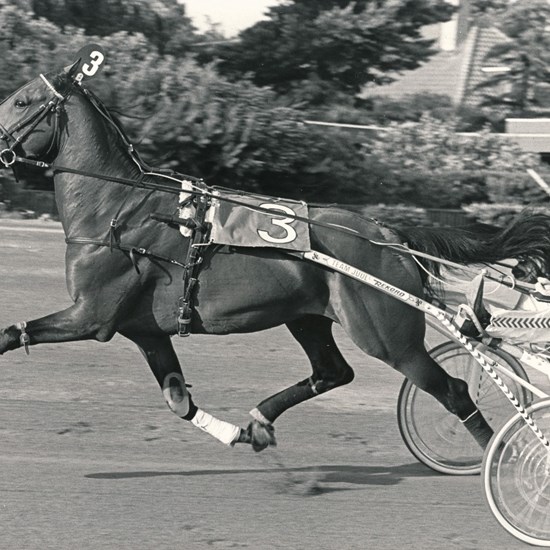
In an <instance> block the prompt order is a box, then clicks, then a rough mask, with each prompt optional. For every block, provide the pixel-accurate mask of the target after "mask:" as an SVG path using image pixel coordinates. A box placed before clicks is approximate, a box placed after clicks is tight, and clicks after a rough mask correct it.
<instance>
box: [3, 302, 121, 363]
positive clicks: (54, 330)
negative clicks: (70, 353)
mask: <svg viewBox="0 0 550 550" xmlns="http://www.w3.org/2000/svg"><path fill="white" fill-rule="evenodd" d="M96 313H97V306H96V305H95V304H94V303H92V302H90V304H86V303H85V302H77V303H76V304H74V305H72V306H71V307H68V308H67V309H65V310H63V311H58V312H56V313H52V314H50V315H46V316H45V317H41V318H40V319H35V320H33V321H28V322H21V323H17V324H15V325H11V326H9V327H6V328H4V329H2V330H0V355H2V354H3V353H5V352H6V351H10V350H14V349H17V348H19V347H21V346H25V347H27V346H29V345H35V344H45V343H55V342H71V341H77V340H90V339H95V340H98V341H100V342H106V341H108V340H110V339H111V338H112V337H113V335H114V333H115V328H114V324H115V323H114V319H113V318H112V316H108V317H105V316H101V318H100V316H98V315H96Z"/></svg>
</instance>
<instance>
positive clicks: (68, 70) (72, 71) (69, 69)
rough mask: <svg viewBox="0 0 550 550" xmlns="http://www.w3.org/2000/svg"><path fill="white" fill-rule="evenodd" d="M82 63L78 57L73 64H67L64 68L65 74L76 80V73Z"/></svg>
mask: <svg viewBox="0 0 550 550" xmlns="http://www.w3.org/2000/svg"><path fill="white" fill-rule="evenodd" d="M79 65H80V59H77V60H76V61H75V62H74V63H73V64H72V65H67V66H66V67H65V69H64V71H65V74H66V75H67V76H68V77H69V78H70V79H71V80H74V78H75V76H76V73H77V72H78V66H79Z"/></svg>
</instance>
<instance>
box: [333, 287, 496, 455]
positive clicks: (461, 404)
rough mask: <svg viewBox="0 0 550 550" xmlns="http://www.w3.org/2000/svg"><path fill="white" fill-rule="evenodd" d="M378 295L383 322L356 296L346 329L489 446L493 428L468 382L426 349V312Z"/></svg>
mask: <svg viewBox="0 0 550 550" xmlns="http://www.w3.org/2000/svg"><path fill="white" fill-rule="evenodd" d="M377 298H378V301H377V300H376V299H375V300H371V309H372V308H374V306H377V307H380V306H382V307H383V308H384V311H385V315H378V316H377V318H379V319H381V322H378V323H373V322H372V318H371V317H370V315H369V314H368V309H367V308H366V307H365V308H364V309H363V308H362V307H361V306H360V302H359V301H357V300H356V302H355V303H356V304H357V305H358V306H359V307H358V308H351V307H350V308H348V310H347V311H346V313H344V314H343V315H342V319H341V322H342V326H343V328H344V330H345V331H346V332H347V334H348V335H349V336H350V338H351V339H352V340H353V341H354V343H355V344H356V345H357V346H358V347H359V348H361V349H362V350H363V351H365V352H366V353H368V354H369V355H371V356H373V357H377V358H378V359H380V360H382V361H384V362H385V363H387V364H389V365H391V366H392V367H393V368H395V369H396V370H398V371H399V372H401V373H402V374H403V375H405V376H406V377H407V378H408V379H409V380H410V381H411V382H412V383H413V384H415V385H416V386H417V387H419V388H420V389H422V390H424V391H426V392H427V393H429V394H431V395H432V396H433V397H435V398H436V399H437V400H438V401H439V402H440V403H441V404H442V405H443V406H444V407H445V408H446V409H447V410H448V411H450V412H451V413H453V414H455V415H456V416H458V418H459V419H460V420H461V422H462V423H463V424H464V426H465V428H466V429H467V430H468V431H469V432H470V433H471V434H472V436H473V437H474V438H475V440H476V441H477V442H478V443H479V445H480V446H481V447H483V448H485V447H486V446H487V444H488V443H489V440H490V439H491V436H492V435H493V430H492V429H491V427H490V426H489V424H488V423H487V422H486V421H485V419H484V418H483V416H482V415H481V413H480V412H479V410H478V409H477V406H476V404H475V403H474V402H473V400H472V398H471V397H470V394H469V392H468V385H467V384H466V382H464V381H463V380H460V379H458V378H453V377H452V376H450V375H449V374H448V373H447V372H445V370H444V369H442V368H441V367H440V366H439V365H438V364H437V363H436V362H435V361H434V360H433V359H432V358H431V357H430V355H429V353H428V352H427V351H426V348H425V347H424V331H425V324H424V319H423V316H422V314H421V313H419V312H418V311H415V310H413V309H411V308H409V307H408V306H406V305H404V304H400V303H399V302H396V301H394V300H393V298H389V297H385V296H378V297H377ZM374 311H376V309H374ZM390 320H396V321H397V322H393V321H392V322H390ZM365 328H369V329H370V330H365Z"/></svg>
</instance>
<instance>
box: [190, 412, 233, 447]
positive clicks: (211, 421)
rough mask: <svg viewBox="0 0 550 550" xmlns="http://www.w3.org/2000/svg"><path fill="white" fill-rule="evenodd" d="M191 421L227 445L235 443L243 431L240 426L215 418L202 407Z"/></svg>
mask: <svg viewBox="0 0 550 550" xmlns="http://www.w3.org/2000/svg"><path fill="white" fill-rule="evenodd" d="M191 423H192V424H193V425H194V426H196V427H197V428H199V429H201V430H202V431H203V432H206V433H208V434H210V435H211V436H213V437H215V438H216V439H217V440H218V441H221V442H222V443H223V444H225V445H230V446H231V445H233V443H235V441H236V440H237V438H238V437H239V434H240V433H241V429H240V428H239V427H238V426H235V425H234V424H231V423H229V422H225V420H220V419H218V418H215V417H213V416H212V415H211V414H209V413H207V412H205V411H203V410H202V409H197V414H196V415H195V416H194V417H193V419H192V420H191Z"/></svg>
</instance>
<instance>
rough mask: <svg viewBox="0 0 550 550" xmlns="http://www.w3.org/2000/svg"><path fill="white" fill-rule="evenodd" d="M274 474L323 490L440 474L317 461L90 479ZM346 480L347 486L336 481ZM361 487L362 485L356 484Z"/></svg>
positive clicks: (400, 467) (416, 467)
mask: <svg viewBox="0 0 550 550" xmlns="http://www.w3.org/2000/svg"><path fill="white" fill-rule="evenodd" d="M254 474H274V475H279V476H280V475H284V476H287V478H288V481H289V482H292V480H293V479H294V480H297V481H295V482H296V483H304V481H303V480H304V479H306V481H307V479H308V478H309V479H310V480H314V481H315V483H316V484H317V485H319V484H322V486H323V488H322V489H320V490H319V492H323V493H327V492H332V491H342V490H350V489H351V488H353V486H354V485H355V486H360V485H397V484H398V483H400V482H401V481H402V480H403V479H406V478H413V477H432V476H438V475H441V474H438V473H437V472H434V471H433V470H430V469H429V468H427V467H426V466H424V465H422V464H420V463H411V464H401V465H398V466H352V465H338V464H336V465H333V464H331V465H317V466H304V467H296V468H286V467H283V466H275V467H272V468H249V469H238V468H236V469H227V470H221V469H220V470H179V471H156V470H143V471H128V472H98V473H92V474H87V475H86V476H85V477H87V478H89V479H111V480H123V479H137V478H153V477H163V476H180V477H196V476H232V475H247V476H250V475H254ZM340 484H345V485H346V486H345V487H336V485H340ZM356 488H358V487H356Z"/></svg>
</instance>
